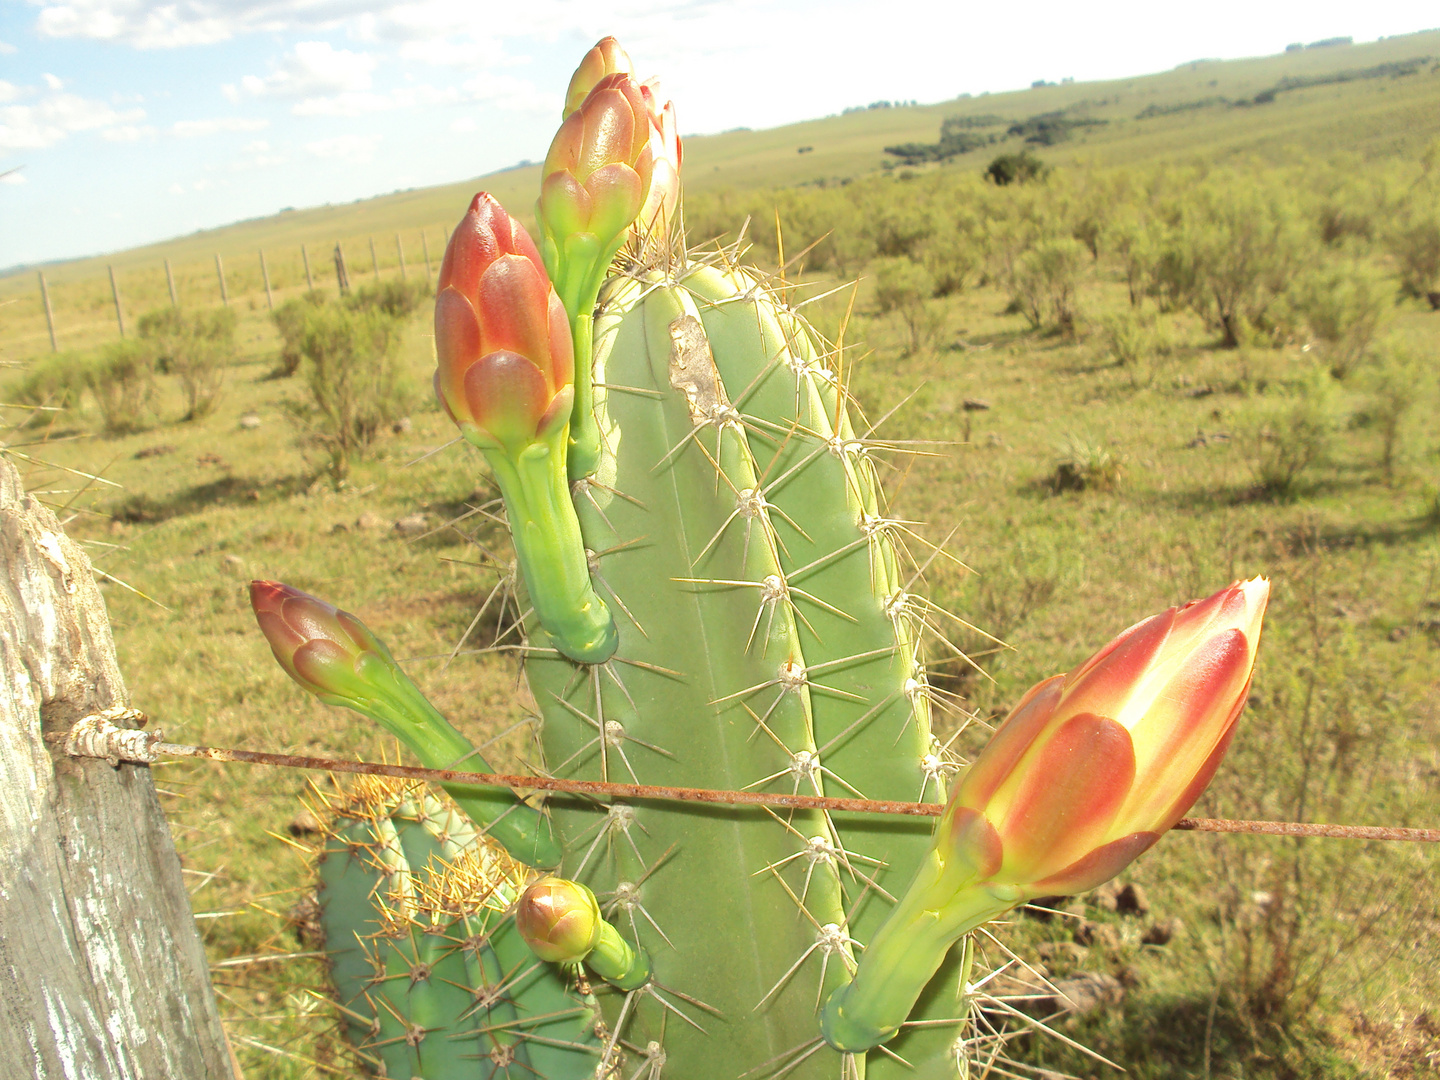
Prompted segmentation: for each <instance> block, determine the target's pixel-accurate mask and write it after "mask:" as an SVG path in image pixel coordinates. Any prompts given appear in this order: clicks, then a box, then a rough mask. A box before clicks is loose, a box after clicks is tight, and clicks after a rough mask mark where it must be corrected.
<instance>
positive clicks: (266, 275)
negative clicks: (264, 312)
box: [260, 248, 275, 311]
mask: <svg viewBox="0 0 1440 1080" xmlns="http://www.w3.org/2000/svg"><path fill="white" fill-rule="evenodd" d="M260 277H261V278H262V279H263V280H264V282H265V306H266V307H267V308H269V309H270V310H271V311H274V310H275V297H274V296H273V295H272V294H271V292H270V268H269V267H268V266H266V265H265V249H264V248H261V249H260Z"/></svg>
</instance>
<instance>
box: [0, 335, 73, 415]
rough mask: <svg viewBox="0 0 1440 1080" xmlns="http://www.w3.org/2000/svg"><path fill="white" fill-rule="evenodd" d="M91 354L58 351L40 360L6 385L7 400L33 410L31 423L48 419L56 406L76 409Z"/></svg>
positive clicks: (57, 407)
mask: <svg viewBox="0 0 1440 1080" xmlns="http://www.w3.org/2000/svg"><path fill="white" fill-rule="evenodd" d="M88 368H89V358H88V357H87V356H86V355H85V354H83V353H78V352H63V353H55V354H54V355H52V356H47V357H45V358H44V359H42V360H37V361H35V362H34V363H32V364H30V366H29V367H27V368H26V369H25V374H24V375H22V376H21V377H20V378H19V379H18V380H17V381H16V382H14V383H12V384H11V385H10V386H9V387H7V388H6V391H5V397H6V400H7V403H13V404H16V405H20V406H25V407H27V408H29V409H31V410H33V412H32V414H31V417H30V421H29V422H30V423H31V424H43V423H47V422H49V420H50V419H51V417H52V416H53V415H54V411H55V410H57V409H66V410H76V411H78V410H79V408H80V405H81V397H82V395H83V394H84V392H85V387H86V386H87V385H88V378H89V372H88Z"/></svg>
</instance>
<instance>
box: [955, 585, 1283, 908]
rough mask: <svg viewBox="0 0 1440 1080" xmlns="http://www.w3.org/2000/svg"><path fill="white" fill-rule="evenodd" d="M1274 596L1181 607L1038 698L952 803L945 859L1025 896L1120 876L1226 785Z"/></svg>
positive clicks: (1029, 697) (1237, 594)
mask: <svg viewBox="0 0 1440 1080" xmlns="http://www.w3.org/2000/svg"><path fill="white" fill-rule="evenodd" d="M1269 594H1270V585H1269V582H1267V581H1265V580H1264V579H1263V578H1256V579H1255V580H1253V581H1248V582H1244V583H1239V582H1237V583H1236V584H1234V585H1232V586H1230V587H1229V588H1227V589H1222V590H1221V591H1220V592H1218V593H1216V594H1215V595H1214V596H1212V597H1210V598H1209V599H1207V600H1204V601H1197V602H1194V603H1191V604H1187V605H1186V606H1185V607H1182V608H1171V609H1170V610H1169V611H1166V612H1163V613H1162V614H1159V615H1156V616H1153V617H1152V618H1149V619H1146V620H1145V621H1144V622H1141V623H1137V624H1136V625H1135V626H1132V627H1131V628H1130V629H1128V630H1126V631H1125V632H1124V633H1123V634H1121V635H1119V636H1118V637H1117V638H1115V640H1113V641H1112V642H1110V644H1108V645H1106V646H1105V647H1104V648H1103V649H1101V650H1100V651H1099V652H1098V653H1096V654H1095V655H1094V656H1093V657H1091V658H1090V659H1089V660H1087V661H1085V663H1083V664H1081V665H1080V666H1079V667H1078V668H1076V669H1075V670H1074V671H1073V672H1071V673H1070V674H1069V675H1063V676H1056V677H1054V678H1052V679H1047V680H1046V681H1045V682H1042V683H1040V684H1039V685H1038V686H1036V687H1034V688H1033V689H1032V690H1031V691H1030V692H1029V693H1028V694H1026V695H1025V697H1024V698H1023V699H1022V700H1021V702H1020V704H1019V705H1017V706H1016V708H1015V710H1014V711H1013V712H1012V713H1011V714H1010V716H1009V717H1008V718H1007V719H1006V720H1005V722H1004V723H1003V724H1001V725H1000V727H999V728H998V729H997V730H996V732H995V734H994V736H993V737H992V738H991V739H990V742H989V744H988V745H987V746H986V747H985V749H984V751H983V752H982V753H981V755H980V757H979V759H978V760H977V761H976V762H975V764H974V765H972V766H971V767H970V769H969V770H968V772H967V773H966V774H965V777H964V779H963V781H962V782H961V783H960V784H959V786H958V787H957V788H956V789H955V792H954V794H953V795H952V796H951V799H950V804H949V806H947V807H946V810H945V816H944V817H943V818H942V819H941V824H940V827H939V830H938V833H937V845H938V846H939V848H940V851H941V854H942V857H952V856H953V857H956V858H958V859H960V860H961V862H962V863H964V864H965V865H966V866H967V867H974V868H975V869H976V870H978V871H979V872H980V874H981V876H982V877H983V878H984V879H986V880H988V881H989V882H990V883H992V884H994V885H1004V886H1015V887H1018V888H1020V889H1022V890H1023V891H1024V893H1025V894H1026V895H1028V896H1040V895H1046V894H1068V893H1077V892H1084V891H1085V890H1087V889H1093V888H1094V887H1095V886H1097V885H1099V884H1101V883H1102V882H1104V881H1106V880H1108V879H1109V878H1111V877H1114V876H1115V875H1116V874H1117V873H1119V872H1120V871H1121V870H1123V869H1124V868H1125V867H1126V866H1127V865H1129V863H1130V862H1131V861H1132V860H1134V859H1135V858H1136V857H1137V856H1138V855H1139V854H1140V853H1141V852H1143V851H1144V850H1145V849H1146V848H1148V847H1150V845H1151V844H1153V843H1155V841H1156V840H1157V839H1159V837H1160V836H1161V834H1163V833H1164V832H1166V831H1167V830H1168V829H1170V828H1171V827H1172V826H1173V825H1174V824H1175V822H1177V821H1178V820H1180V818H1181V817H1183V816H1184V814H1185V812H1186V811H1187V810H1189V809H1190V807H1191V806H1192V805H1193V804H1194V802H1195V800H1196V799H1198V798H1199V797H1200V793H1201V792H1202V791H1204V790H1205V787H1206V785H1208V784H1209V783H1210V779H1211V777H1213V776H1214V775H1215V770H1216V768H1218V767H1219V764H1220V760H1221V758H1223V757H1224V755H1225V751H1226V749H1227V748H1228V747H1229V745H1230V737H1231V735H1232V733H1233V731H1234V725H1235V721H1236V718H1237V717H1239V715H1240V710H1241V709H1242V708H1244V706H1245V700H1246V697H1247V695H1248V694H1249V688H1250V676H1251V671H1252V670H1253V668H1254V665H1255V650H1256V646H1257V644H1258V643H1259V638H1260V625H1261V621H1262V619H1263V618H1264V614H1265V605H1266V602H1267V600H1268V598H1269ZM947 852H948V853H949V855H947V854H946V853H947Z"/></svg>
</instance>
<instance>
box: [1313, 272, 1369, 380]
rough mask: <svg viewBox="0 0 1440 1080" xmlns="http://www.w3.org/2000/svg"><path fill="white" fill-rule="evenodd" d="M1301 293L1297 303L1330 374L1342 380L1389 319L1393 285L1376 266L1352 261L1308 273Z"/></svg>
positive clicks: (1363, 354)
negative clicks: (1328, 366)
mask: <svg viewBox="0 0 1440 1080" xmlns="http://www.w3.org/2000/svg"><path fill="white" fill-rule="evenodd" d="M1296 293H1297V296H1296V300H1295V303H1296V306H1297V307H1298V309H1299V311H1300V314H1301V315H1302V316H1303V318H1304V320H1305V323H1306V324H1307V325H1308V326H1309V328H1310V333H1311V334H1312V335H1314V337H1315V339H1316V340H1317V341H1318V342H1319V343H1320V347H1321V350H1322V354H1323V356H1324V358H1325V361H1326V363H1328V364H1329V365H1330V374H1332V375H1334V376H1335V378H1337V379H1343V378H1345V377H1346V376H1347V375H1349V374H1350V372H1351V371H1353V370H1354V368H1355V365H1356V364H1358V363H1359V362H1360V360H1361V359H1362V358H1363V357H1364V356H1365V353H1366V351H1367V350H1368V349H1369V348H1370V345H1371V343H1372V342H1374V340H1375V336H1376V334H1378V333H1379V331H1380V328H1381V326H1382V325H1383V324H1384V321H1385V317H1386V316H1387V315H1388V314H1389V312H1390V308H1391V306H1392V305H1391V297H1392V296H1393V295H1394V287H1393V286H1392V285H1390V284H1389V283H1388V282H1387V281H1386V280H1385V279H1384V278H1383V277H1382V276H1381V274H1380V272H1379V271H1378V270H1376V269H1374V268H1373V267H1371V266H1369V265H1367V264H1365V263H1360V262H1347V263H1338V264H1331V265H1329V266H1326V267H1324V268H1323V269H1321V270H1318V271H1316V272H1315V273H1312V274H1310V275H1308V276H1307V277H1306V278H1305V279H1304V281H1303V282H1302V283H1301V284H1300V286H1299V288H1298V289H1297V290H1296Z"/></svg>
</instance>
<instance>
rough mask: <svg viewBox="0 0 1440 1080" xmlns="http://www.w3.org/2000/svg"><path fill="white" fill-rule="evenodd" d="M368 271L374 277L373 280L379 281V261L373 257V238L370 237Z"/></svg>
mask: <svg viewBox="0 0 1440 1080" xmlns="http://www.w3.org/2000/svg"><path fill="white" fill-rule="evenodd" d="M370 271H371V273H373V274H374V275H375V280H376V281H379V280H380V260H379V259H378V258H376V256H375V237H373V236H372V237H370Z"/></svg>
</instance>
